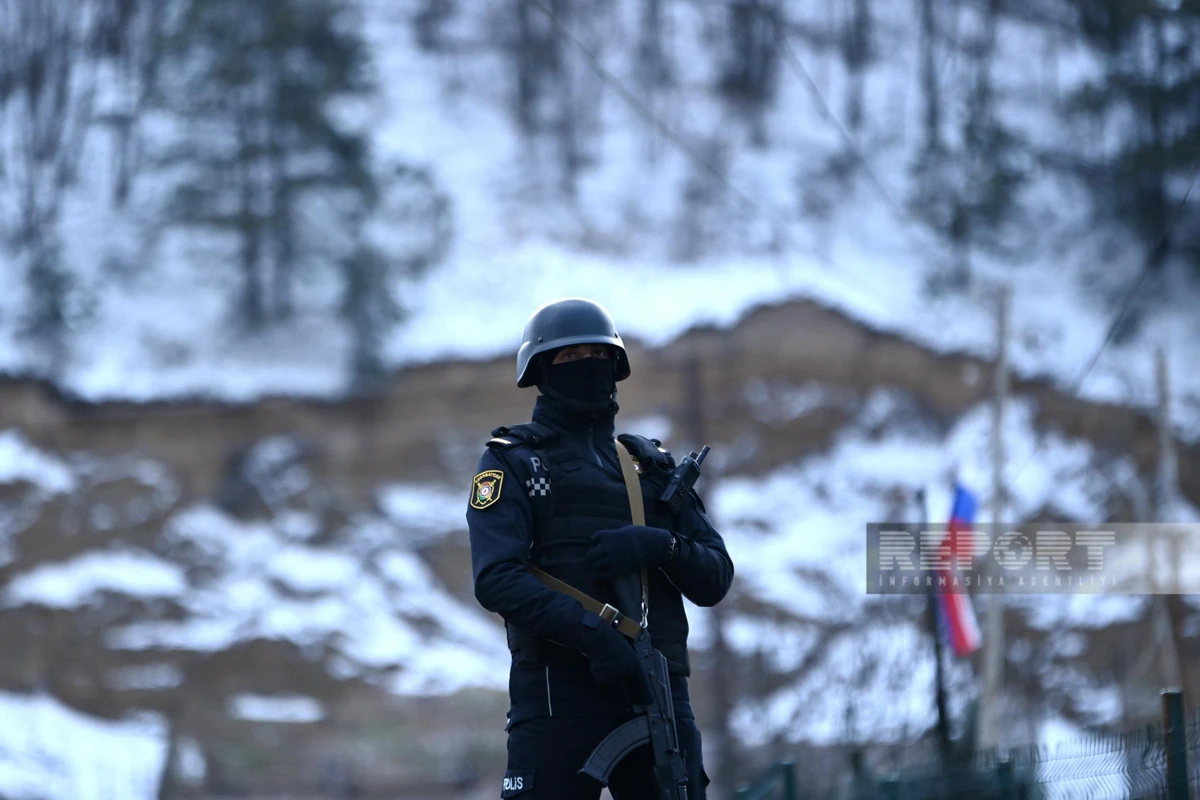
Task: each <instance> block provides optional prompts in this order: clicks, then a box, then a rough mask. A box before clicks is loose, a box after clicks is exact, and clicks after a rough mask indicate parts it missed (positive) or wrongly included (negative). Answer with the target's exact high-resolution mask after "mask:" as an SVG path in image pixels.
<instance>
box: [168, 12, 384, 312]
mask: <svg viewBox="0 0 1200 800" xmlns="http://www.w3.org/2000/svg"><path fill="white" fill-rule="evenodd" d="M345 13H346V12H345V11H344V10H343V9H342V8H341V7H340V4H338V3H336V2H334V0H256V2H254V3H245V2H242V1H241V0H187V2H186V7H185V9H184V12H183V14H182V15H181V24H180V27H179V29H178V31H177V32H176V34H175V36H174V41H173V42H172V44H173V47H172V48H171V52H172V60H173V63H172V79H173V80H172V81H170V82H169V85H167V86H164V87H163V91H162V92H160V95H159V98H160V102H161V104H162V105H163V107H165V108H166V109H167V110H168V111H170V112H172V113H173V114H174V115H176V116H177V117H178V118H179V119H180V120H181V121H182V122H183V126H184V129H185V132H184V135H183V137H182V139H181V140H180V141H179V142H177V143H176V145H175V146H174V147H173V148H172V150H171V151H170V152H169V153H168V154H167V155H166V156H165V158H164V159H163V165H164V166H165V167H167V168H170V169H172V170H174V171H175V172H176V174H177V175H178V176H179V178H180V180H179V183H178V185H177V188H176V189H175V191H174V192H173V195H172V198H171V202H170V204H169V209H168V217H169V220H170V221H171V222H173V223H175V224H179V225H188V226H196V227H200V228H205V229H208V230H210V231H214V232H217V233H219V234H224V235H226V236H227V237H229V238H230V239H231V240H232V241H233V242H235V243H236V249H237V253H238V257H237V262H238V265H239V271H240V273H241V274H240V278H241V290H240V300H239V303H238V309H239V316H240V318H241V320H242V322H243V323H244V324H245V325H246V326H247V327H249V328H251V329H253V328H258V327H261V326H263V325H265V324H267V323H270V322H275V321H279V320H285V319H287V318H288V317H289V316H290V315H291V313H292V311H293V308H294V289H295V283H296V280H297V275H298V273H299V271H300V270H301V269H302V268H304V267H305V266H313V267H314V268H316V266H317V265H320V264H322V263H325V262H327V261H328V260H330V259H331V258H332V259H337V258H340V257H341V254H342V253H345V252H348V251H352V250H354V249H355V247H356V245H355V244H354V243H353V241H352V239H353V232H354V226H353V224H352V223H351V221H350V220H351V218H352V217H353V216H355V215H357V216H360V217H361V216H362V214H363V209H364V208H367V207H370V206H371V205H372V204H373V203H374V200H375V186H374V182H373V179H372V176H371V174H370V172H369V169H368V166H367V148H366V141H365V138H364V137H363V136H362V135H361V134H357V133H353V132H348V131H345V130H343V129H342V127H341V126H339V125H338V124H337V122H336V121H335V120H334V119H333V118H332V116H331V114H330V112H329V108H330V105H331V103H332V101H335V100H340V99H347V98H353V97H363V96H365V95H366V94H367V93H368V92H369V90H370V88H371V87H370V84H369V82H368V81H367V78H366V64H367V54H366V50H365V46H364V44H363V42H362V41H361V39H360V38H359V36H358V33H357V31H356V30H355V29H354V28H353V27H352V26H350V25H349V24H347V22H348V21H347V20H346V19H345V18H344V17H343V15H344V14H345ZM318 197H319V198H320V202H321V203H322V205H321V206H319V207H320V209H321V211H322V218H317V217H316V216H315V213H314V209H315V208H317V207H318V206H317V205H316V203H317V202H318V201H317V198H318ZM330 212H332V213H330Z"/></svg>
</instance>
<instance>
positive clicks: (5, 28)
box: [0, 0, 106, 375]
mask: <svg viewBox="0 0 1200 800" xmlns="http://www.w3.org/2000/svg"><path fill="white" fill-rule="evenodd" d="M104 2H106V0H39V2H27V1H25V0H19V1H17V2H14V1H13V0H0V208H5V209H6V210H8V211H9V212H10V213H8V214H6V215H0V247H3V248H4V249H6V250H7V251H8V253H7V254H11V255H12V256H13V258H14V260H15V262H16V263H17V264H19V265H21V267H20V273H21V274H22V276H23V279H24V280H23V283H24V289H25V298H24V300H25V302H24V305H23V309H22V315H21V320H20V330H21V332H22V334H23V335H24V337H25V339H26V341H27V342H28V343H29V344H30V345H31V347H32V348H33V350H34V351H35V352H36V353H37V359H36V360H37V362H38V364H39V366H40V367H43V368H45V369H47V370H48V371H49V372H50V373H51V374H52V375H53V374H56V373H58V372H60V371H61V369H62V368H63V367H64V365H65V360H66V357H67V353H68V349H69V339H70V334H71V330H70V328H71V322H72V321H73V319H74V318H75V317H76V315H77V312H78V310H79V309H80V308H81V307H82V306H83V305H84V304H85V303H86V297H85V296H84V293H83V292H82V289H81V287H80V286H79V284H78V281H76V280H75V273H74V271H73V270H72V269H71V268H70V265H68V264H66V263H64V261H63V257H62V249H61V239H60V230H59V226H60V219H61V215H62V206H63V202H64V199H65V197H66V194H67V191H68V189H69V188H70V187H71V186H72V185H74V183H75V182H76V178H77V175H78V167H79V161H80V158H81V157H82V154H83V150H84V145H85V143H86V140H87V135H88V132H89V130H90V127H91V124H92V112H93V105H94V99H95V93H96V77H95V76H96V73H97V71H98V66H99V64H100V62H101V60H102V59H103V57H104V53H103V51H102V50H101V49H100V48H99V47H98V46H97V44H98V39H99V37H98V26H97V20H98V19H99V8H100V7H101V6H102V5H103V4H104ZM7 254H0V258H3V255H7ZM9 288H12V287H9Z"/></svg>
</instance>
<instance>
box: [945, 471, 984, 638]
mask: <svg viewBox="0 0 1200 800" xmlns="http://www.w3.org/2000/svg"><path fill="white" fill-rule="evenodd" d="M978 505H979V503H978V501H977V500H976V499H975V495H973V494H971V492H969V491H968V490H967V489H966V488H965V487H963V486H962V484H955V486H954V506H953V508H952V509H951V510H950V522H949V524H948V526H947V532H946V535H947V536H948V537H950V550H951V552H952V553H955V554H957V553H958V552H960V550H959V548H960V547H964V548H965V547H966V544H967V543H966V542H960V541H959V535H958V534H959V532H960V531H964V530H970V529H971V526H972V525H973V524H974V523H975V510H976V508H977V507H978ZM937 599H938V610H939V612H940V613H939V614H938V618H939V620H940V622H941V624H940V625H939V628H940V629H941V632H942V638H943V639H944V640H945V641H946V643H947V644H949V645H950V647H951V648H953V650H954V654H955V655H957V656H969V655H970V654H971V653H974V652H975V651H976V650H978V649H979V645H980V643H981V640H982V637H981V636H980V633H979V622H978V621H977V620H976V619H975V609H974V608H973V607H972V606H971V596H970V595H969V594H966V593H963V592H950V593H948V594H939V595H938V596H937Z"/></svg>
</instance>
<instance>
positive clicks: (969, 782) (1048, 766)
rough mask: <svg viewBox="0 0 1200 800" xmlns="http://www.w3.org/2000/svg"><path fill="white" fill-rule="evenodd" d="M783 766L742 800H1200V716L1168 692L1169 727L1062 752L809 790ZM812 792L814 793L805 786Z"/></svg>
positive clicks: (739, 798)
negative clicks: (1187, 713) (1187, 714)
mask: <svg viewBox="0 0 1200 800" xmlns="http://www.w3.org/2000/svg"><path fill="white" fill-rule="evenodd" d="M797 771H799V772H800V773H801V775H803V767H802V765H801V766H799V767H798V766H796V765H795V764H793V762H790V761H786V762H779V763H777V764H775V765H773V766H772V767H771V768H770V769H769V770H767V771H766V772H764V773H763V774H762V775H761V776H759V778H758V779H757V780H755V781H754V782H753V783H751V784H748V785H746V786H743V787H741V788H740V789H739V790H738V791H737V792H736V793H735V798H736V800H817V798H819V799H820V800H867V798H884V800H967V798H970V800H1083V799H1084V798H1086V799H1087V800H1109V798H1111V799H1112V800H1123V799H1124V798H1137V799H1139V800H1140V798H1165V799H1166V800H1187V799H1188V798H1191V799H1192V800H1200V714H1193V715H1192V716H1191V718H1190V719H1185V717H1184V714H1183V702H1182V698H1181V697H1180V696H1179V695H1178V693H1164V695H1163V721H1162V722H1159V723H1155V724H1153V725H1147V726H1146V727H1144V728H1141V729H1138V730H1134V731H1127V732H1125V733H1117V734H1104V735H1094V736H1085V737H1082V738H1079V739H1076V740H1073V741H1070V742H1066V743H1063V744H1061V745H1058V746H1055V747H1045V746H1028V747H1018V748H1004V749H993V750H982V751H976V752H973V753H969V754H966V755H964V756H958V757H954V756H951V757H949V758H947V759H942V760H939V761H934V762H930V763H927V764H922V765H918V766H915V767H908V768H905V769H902V770H898V771H893V772H889V773H884V774H880V773H877V772H872V771H871V770H869V769H867V768H866V767H865V766H862V767H860V768H859V769H858V770H856V771H854V772H851V773H849V774H847V775H845V776H843V777H842V779H841V780H840V781H839V782H838V783H837V785H835V786H832V787H825V788H824V789H816V788H811V789H810V788H807V783H806V782H805V781H804V780H803V778H801V779H800V780H797V777H796V772H797ZM800 787H806V788H800Z"/></svg>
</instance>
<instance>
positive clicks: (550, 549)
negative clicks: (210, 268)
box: [493, 423, 691, 675]
mask: <svg viewBox="0 0 1200 800" xmlns="http://www.w3.org/2000/svg"><path fill="white" fill-rule="evenodd" d="M493 435H494V436H502V437H504V438H505V439H507V440H509V441H511V442H512V443H513V444H512V446H514V447H516V446H520V445H525V446H528V447H530V448H532V449H533V450H534V452H535V454H536V455H537V457H538V459H539V461H540V463H541V464H542V466H543V468H545V469H546V470H547V472H548V473H549V476H550V480H549V491H548V492H547V493H546V494H541V493H539V492H538V491H536V490H535V491H533V493H532V495H531V497H530V502H531V503H532V505H533V512H534V531H533V546H532V548H531V550H530V553H529V560H530V563H532V564H533V565H535V566H537V567H540V568H541V569H543V570H545V571H546V572H548V573H550V574H551V575H553V576H554V577H556V578H558V579H559V580H562V581H565V582H567V583H569V584H571V585H572V586H574V587H575V588H577V589H579V590H580V591H582V592H586V593H587V594H589V595H591V596H592V597H594V598H596V599H597V600H599V601H601V602H603V603H610V604H612V605H614V606H616V605H617V600H616V596H615V593H614V591H613V588H612V584H611V581H608V580H599V579H597V578H595V577H593V576H592V575H591V574H590V572H589V570H588V565H587V550H588V547H589V545H590V543H591V542H590V539H591V536H592V534H593V533H595V532H596V531H599V530H603V529H605V528H619V527H621V526H623V525H628V524H630V519H631V515H630V512H629V495H628V493H627V491H626V488H625V481H624V479H623V478H622V477H621V476H620V475H619V474H614V473H613V472H612V471H610V470H608V469H604V468H603V467H601V466H600V464H598V463H597V462H596V460H595V458H591V457H588V456H587V455H585V454H582V453H580V452H577V451H576V450H573V449H572V448H570V447H568V446H565V445H564V444H563V443H562V438H561V437H560V436H559V435H558V434H557V432H555V431H554V430H553V429H551V428H549V427H547V426H544V425H540V424H538V423H529V424H526V425H518V426H514V427H512V428H497V429H496V430H495V431H494V432H493ZM620 440H621V442H622V443H625V444H627V445H628V446H629V449H630V451H631V452H632V454H633V455H634V457H635V459H636V460H637V462H638V465H639V469H640V473H641V478H642V496H643V503H644V505H645V508H646V524H647V525H648V526H650V527H654V528H664V529H666V530H675V520H674V518H673V517H672V516H671V512H670V509H669V508H667V507H666V505H665V504H663V503H662V502H660V501H659V500H658V499H657V498H658V495H659V494H660V493H661V492H662V487H663V486H664V485H665V484H666V481H667V479H668V477H669V475H670V471H671V469H672V468H673V466H674V462H673V460H672V459H671V457H670V454H668V453H666V452H665V451H662V450H660V449H659V448H658V446H657V445H658V443H657V442H655V441H653V440H650V439H645V438H643V437H640V436H631V435H629V434H622V435H621V437H620ZM615 446H616V447H620V446H621V444H615ZM647 578H648V588H649V591H648V603H647V605H648V607H649V616H648V620H649V629H650V640H651V641H652V642H653V643H654V646H655V647H656V648H658V650H659V651H660V652H661V653H662V654H663V656H664V657H666V659H667V664H668V667H669V669H670V671H671V672H673V673H677V674H682V675H688V674H690V671H691V670H690V666H689V664H688V655H687V636H688V622H687V616H686V614H685V613H684V609H683V597H682V595H680V593H679V590H678V589H676V588H675V587H674V586H673V585H672V584H671V582H670V581H669V580H668V579H667V576H666V575H664V574H663V572H662V570H660V569H657V568H655V569H650V570H648V571H647ZM507 632H508V646H509V649H510V650H511V651H512V654H513V663H514V664H516V665H517V666H519V667H541V666H567V665H578V666H581V667H585V666H586V665H587V658H586V656H584V655H583V654H582V653H580V652H579V651H577V650H574V649H571V648H568V647H563V646H561V645H558V644H555V643H554V642H552V641H550V640H548V639H545V638H543V637H540V636H537V635H536V634H533V633H531V632H529V631H525V630H522V629H520V628H518V627H516V626H514V625H511V624H510V625H507Z"/></svg>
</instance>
